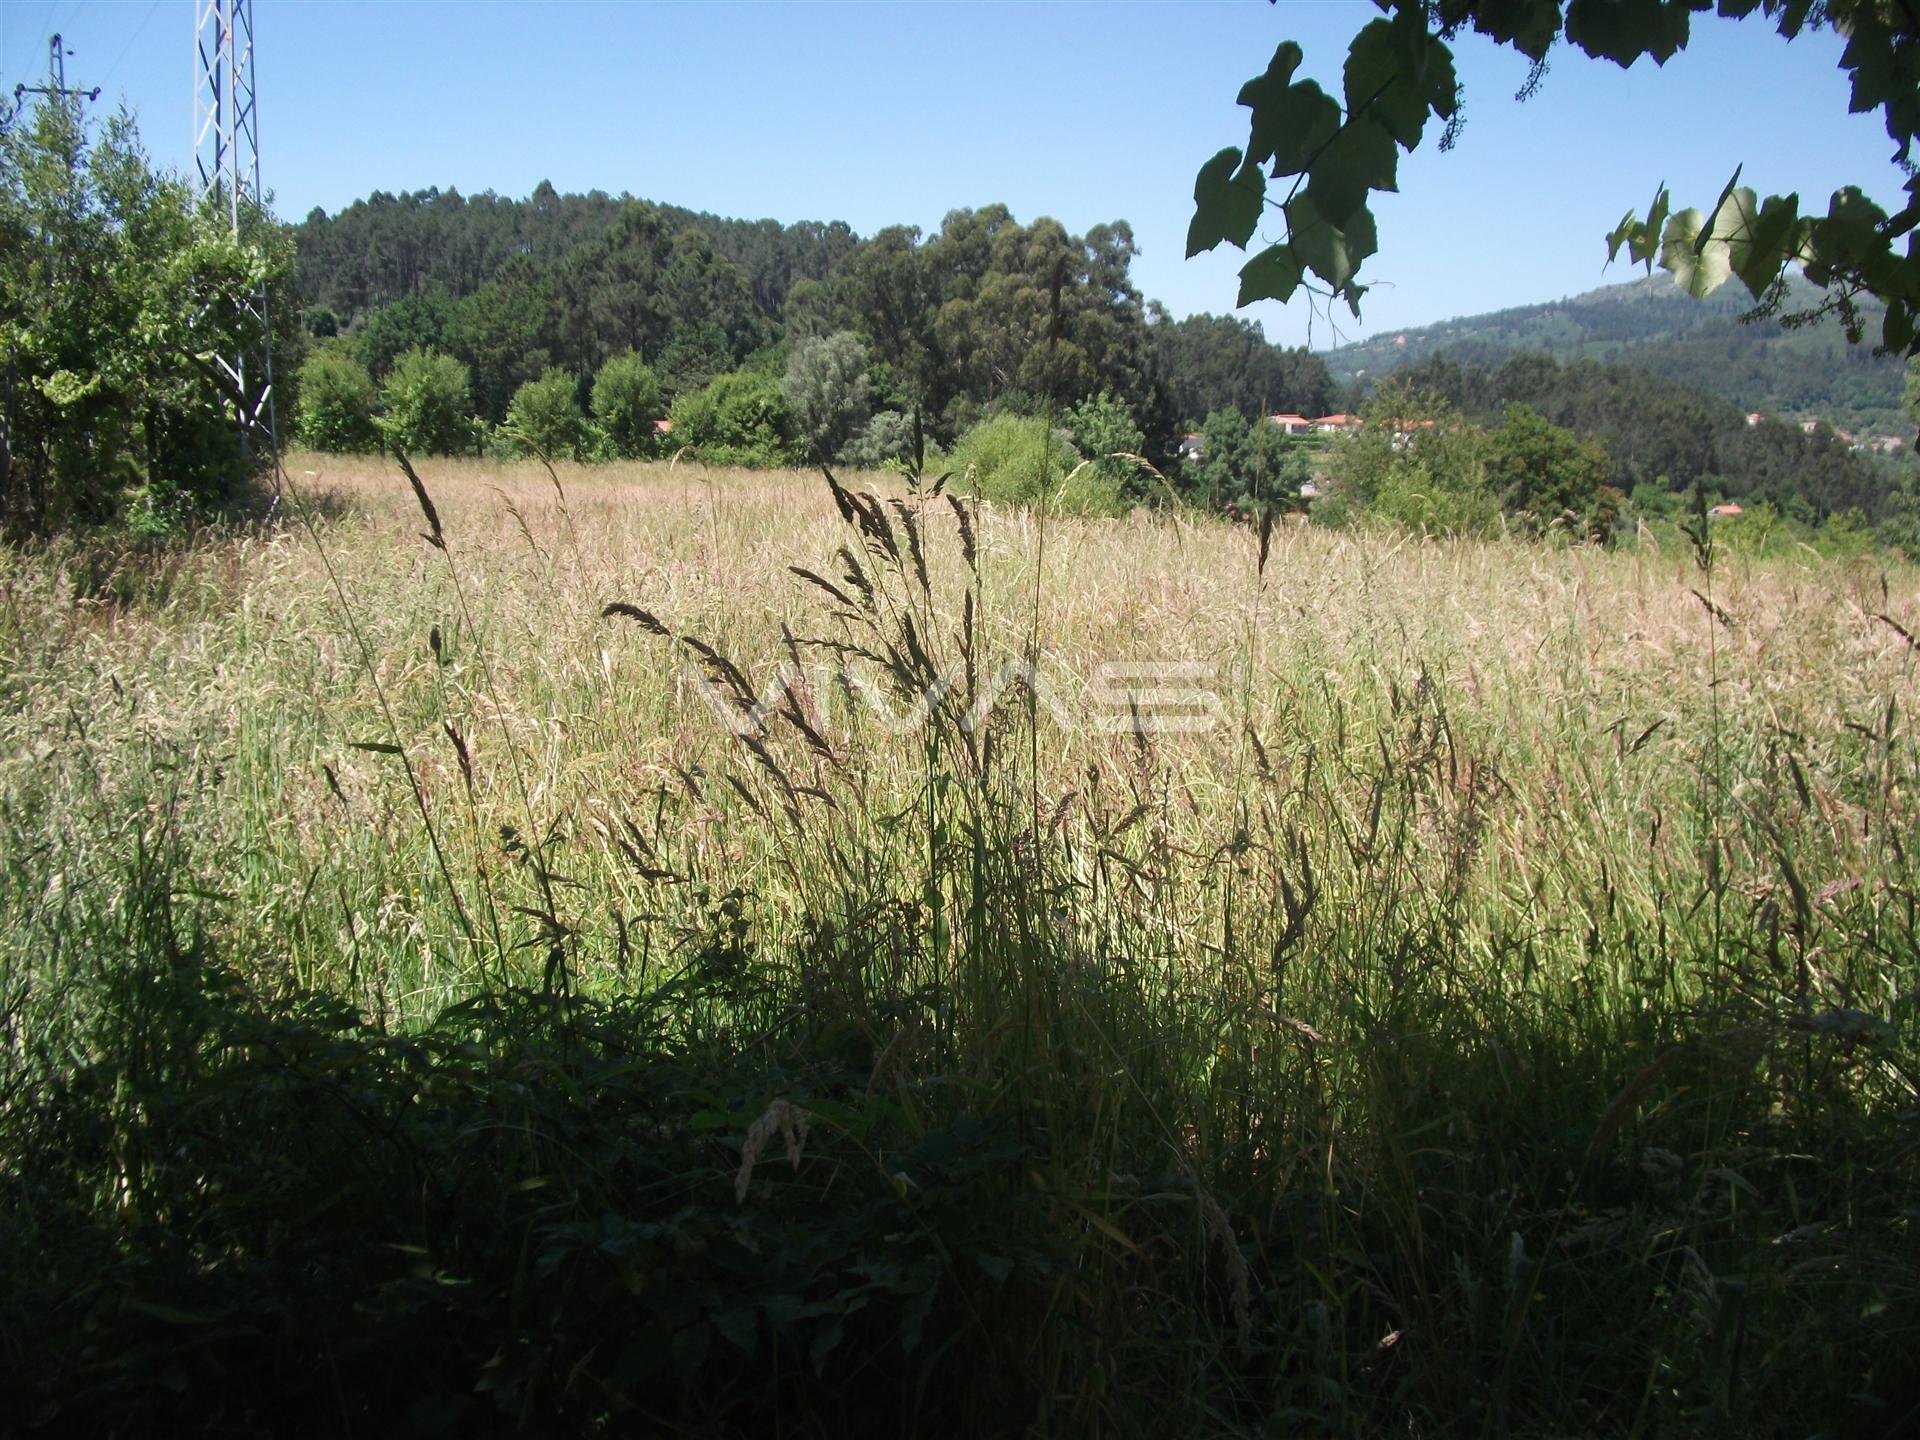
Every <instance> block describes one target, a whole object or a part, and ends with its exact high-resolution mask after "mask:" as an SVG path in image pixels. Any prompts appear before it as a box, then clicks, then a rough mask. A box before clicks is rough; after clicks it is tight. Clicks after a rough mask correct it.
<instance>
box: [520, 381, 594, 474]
mask: <svg viewBox="0 0 1920 1440" xmlns="http://www.w3.org/2000/svg"><path fill="white" fill-rule="evenodd" d="M578 392H579V386H578V385H576V384H575V383H574V379H573V377H572V376H571V375H569V374H567V372H566V371H564V370H549V371H547V373H546V374H544V375H542V376H541V377H540V378H539V379H538V380H529V381H527V383H526V384H524V385H522V386H521V387H520V388H519V389H518V390H516V391H514V392H513V400H512V403H510V404H509V405H508V406H507V420H506V424H505V425H504V426H503V427H502V429H503V431H504V433H505V435H506V436H507V438H508V439H509V440H510V441H518V442H521V443H523V444H525V445H528V446H531V447H532V448H533V449H535V450H537V451H539V452H540V453H541V454H544V455H547V456H549V457H551V458H553V459H556V460H558V459H567V460H579V459H582V458H584V457H585V455H586V454H587V451H588V449H589V443H588V440H589V437H588V429H587V417H586V416H585V415H584V414H583V413H582V412H581V409H580V398H579V393H578Z"/></svg>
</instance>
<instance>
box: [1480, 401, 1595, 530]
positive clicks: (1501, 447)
mask: <svg viewBox="0 0 1920 1440" xmlns="http://www.w3.org/2000/svg"><path fill="white" fill-rule="evenodd" d="M1483 454H1484V458H1485V463H1486V477H1487V484H1488V485H1490V486H1491V487H1492V489H1493V493H1494V494H1495V495H1496V496H1497V497H1498V498H1499V501H1500V507H1501V508H1502V509H1503V510H1505V511H1506V512H1507V513H1508V514H1509V515H1513V516H1517V517H1520V518H1521V519H1522V520H1523V521H1524V523H1526V524H1528V525H1529V526H1531V527H1532V528H1534V529H1546V528H1548V527H1549V526H1553V525H1558V524H1566V525H1571V526H1575V527H1577V528H1578V529H1579V531H1580V533H1582V534H1584V535H1587V536H1590V537H1592V538H1595V539H1604V538H1605V537H1606V536H1607V534H1608V533H1609V532H1610V531H1611V530H1612V529H1613V520H1614V517H1615V515H1616V514H1617V513H1618V510H1619V492H1618V491H1616V490H1614V489H1613V488H1612V487H1611V486H1610V485H1608V484H1607V480H1608V477H1609V465H1608V461H1607V451H1606V447H1605V446H1604V445H1600V444H1598V443H1597V442H1595V441H1592V440H1582V439H1581V438H1580V437H1579V436H1577V435H1575V434H1574V433H1573V432H1572V431H1570V430H1563V429H1561V428H1560V427H1559V426H1558V425H1555V424H1552V423H1551V422H1549V421H1547V420H1546V419H1544V418H1542V417H1541V415H1540V413H1539V412H1538V411H1537V410H1534V409H1533V408H1532V407H1531V406H1527V405H1509V406H1507V412H1506V418H1505V419H1504V420H1503V421H1502V422H1501V423H1500V425H1499V427H1498V428H1497V429H1495V430H1493V431H1492V432H1491V433H1489V434H1488V436H1487V443H1486V446H1485V449H1484V451H1483Z"/></svg>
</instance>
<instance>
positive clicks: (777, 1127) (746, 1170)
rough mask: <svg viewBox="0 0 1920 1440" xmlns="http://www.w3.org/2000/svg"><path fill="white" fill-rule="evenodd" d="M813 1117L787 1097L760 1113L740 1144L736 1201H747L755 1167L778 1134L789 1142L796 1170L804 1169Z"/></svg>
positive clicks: (735, 1177) (734, 1193)
mask: <svg viewBox="0 0 1920 1440" xmlns="http://www.w3.org/2000/svg"><path fill="white" fill-rule="evenodd" d="M811 1118H812V1117H811V1116H809V1115H808V1114H807V1112H806V1111H804V1110H802V1109H801V1108H800V1107H799V1106H798V1105H795V1104H793V1103H792V1102H791V1101H789V1100H787V1099H785V1098H782V1099H778V1100H775V1101H774V1102H773V1103H772V1104H770V1105H768V1106H767V1108H766V1109H765V1110H762V1111H761V1112H760V1115H759V1118H758V1119H756V1120H755V1121H754V1122H753V1124H751V1125H749V1126H748V1127H747V1138H746V1140H745V1141H744V1142H743V1143H742V1144H741V1146H740V1170H739V1173H738V1174H736V1175H735V1176H734V1177H733V1198H734V1202H735V1203H736V1204H740V1205H744V1204H746V1203H747V1190H748V1189H749V1188H750V1187H751V1186H752V1184H753V1167H754V1166H755V1165H756V1164H757V1163H758V1162H759V1160H760V1152H761V1151H762V1150H765V1149H766V1148H767V1142H768V1141H770V1140H771V1139H773V1137H774V1136H775V1135H778V1136H779V1137H780V1138H781V1140H783V1141H784V1142H785V1143H786V1147H787V1163H788V1164H789V1165H791V1166H792V1167H793V1168H794V1169H795V1170H798V1169H799V1168H800V1157H801V1155H802V1154H803V1153H805V1151H806V1148H807V1125H808V1123H809V1121H810V1120H811Z"/></svg>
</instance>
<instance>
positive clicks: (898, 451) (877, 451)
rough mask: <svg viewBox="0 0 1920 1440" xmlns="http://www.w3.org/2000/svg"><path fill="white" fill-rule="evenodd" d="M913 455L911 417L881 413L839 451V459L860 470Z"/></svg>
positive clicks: (890, 412) (888, 412) (898, 413)
mask: <svg viewBox="0 0 1920 1440" xmlns="http://www.w3.org/2000/svg"><path fill="white" fill-rule="evenodd" d="M912 453H913V417H912V416H910V415H902V414H901V413H900V412H899V411H898V410H882V411H881V412H880V413H879V414H878V415H876V416H874V417H873V418H872V419H871V420H869V421H867V423H866V424H865V425H863V426H861V427H860V432H859V433H858V434H857V435H855V436H854V437H853V438H852V439H851V440H849V441H847V443H846V444H845V446H843V447H842V448H841V451H840V458H841V459H842V460H844V461H845V462H846V463H847V464H849V465H853V466H856V467H858V468H860V469H862V470H878V469H880V468H881V467H882V466H885V465H889V464H897V463H899V462H900V461H903V460H905V459H906V458H907V457H908V456H909V455H911V454H912Z"/></svg>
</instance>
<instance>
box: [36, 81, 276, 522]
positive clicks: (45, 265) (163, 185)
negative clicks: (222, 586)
mask: <svg viewBox="0 0 1920 1440" xmlns="http://www.w3.org/2000/svg"><path fill="white" fill-rule="evenodd" d="M291 263H292V255H291V239H290V237H289V236H288V234H287V233H286V232H284V231H282V230H281V229H280V228H279V227H278V226H275V225H273V224H271V223H270V222H266V221H262V220H260V219H259V218H258V217H256V216H254V215H252V214H251V213H250V214H249V215H248V217H247V222H246V231H245V233H244V234H243V235H242V236H241V237H240V238H239V239H237V240H236V239H235V237H234V236H233V235H232V234H231V233H230V232H229V229H228V224H227V222H226V221H225V220H224V219H222V218H220V217H218V216H216V215H215V214H214V213H213V212H212V211H211V210H208V209H206V208H203V207H199V206H197V205H196V204H195V202H194V198H193V195H192V193H191V192H190V191H189V190H188V189H187V187H186V186H185V185H183V184H181V183H180V182H178V181H176V180H173V179H169V178H167V177H165V176H160V175H155V174H154V173H153V172H152V171H151V169H150V167H149V165H148V162H147V157H146V154H145V152H144V151H143V150H142V149H141V146H140V137H139V135H138V133H137V131H136V129H135V127H134V124H133V121H132V120H131V119H130V118H129V117H128V116H126V115H124V114H123V115H120V116H118V117H115V118H113V119H111V120H108V121H106V122H105V123H103V124H98V125H96V124H95V123H94V121H93V119H92V118H91V117H90V116H89V115H88V114H87V113H86V109H85V106H84V104H83V103H81V102H78V101H71V100H67V99H47V100H44V101H43V102H41V103H39V104H37V105H35V106H33V107H32V108H31V109H30V110H26V111H22V112H21V113H18V114H16V115H15V116H14V117H13V120H12V123H10V124H5V125H0V403H3V404H4V407H5V414H4V416H0V430H3V431H4V434H5V437H6V449H7V463H6V465H5V467H4V472H5V473H4V474H0V530H3V531H5V532H8V533H11V534H19V535H25V534H51V533H53V532H55V531H59V530H63V529H69V528H72V529H85V528H87V527H91V526H95V525H103V524H111V523H115V522H117V521H125V520H128V519H132V520H134V521H135V523H136V527H137V528H138V529H140V530H141V531H142V532H143V533H147V534H153V533H158V532H161V531H165V530H169V529H173V528H175V527H176V526H178V525H182V524H187V523H190V522H192V521H193V520H195V519H199V518H205V517H208V516H211V515H213V514H216V513H218V512H219V511H220V510H221V509H222V508H223V507H224V506H226V505H227V504H229V503H230V502H232V501H233V500H234V499H236V498H238V496H239V495H240V494H241V493H242V488H243V486H244V483H245V482H246V480H247V479H248V478H249V471H250V469H252V468H253V467H257V466H258V465H259V464H260V463H261V462H262V460H263V459H264V457H265V451H266V447H264V446H260V447H256V449H255V450H254V452H253V454H252V455H251V456H250V457H248V456H243V454H242V452H241V449H240V446H239V444H238V442H237V440H236V438H235V434H234V426H233V419H232V415H233V411H232V405H231V400H230V396H229V393H228V390H227V387H226V385H225V383H224V382H223V381H222V380H221V379H220V378H219V373H220V372H219V370H218V369H217V367H215V366H214V365H213V364H211V363H210V357H212V356H216V355H225V356H232V355H236V354H240V353H242V352H244V351H245V350H246V349H247V348H248V346H249V345H250V344H251V343H252V341H253V339H254V336H253V333H252V328H251V324H250V322H249V321H248V320H247V319H246V310H245V307H244V306H243V305H242V303H241V301H242V299H243V297H245V296H246V295H248V294H249V293H251V291H252V289H253V287H254V286H255V285H257V284H258V283H260V281H261V280H262V279H263V278H265V279H266V280H267V282H268V283H269V284H272V285H278V284H280V283H281V281H282V279H283V278H284V277H285V275H286V274H287V273H288V270H289V269H290V267H291ZM279 314H280V322H279V323H280V329H279V331H278V332H277V333H276V336H275V343H276V347H277V348H278V351H279V354H280V355H281V357H282V358H283V360H287V361H289V362H290V363H289V373H288V378H289V379H290V378H292V374H291V371H292V364H291V361H292V357H293V356H294V355H295V354H296V353H297V350H298V343H299V342H298V339H297V336H298V330H299V321H298V316H297V312H296V311H295V310H294V308H293V307H292V306H288V307H285V308H284V310H282V311H281V312H279ZM252 378H253V379H254V380H257V379H258V378H259V376H258V372H257V371H256V372H254V374H253V377H252Z"/></svg>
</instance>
